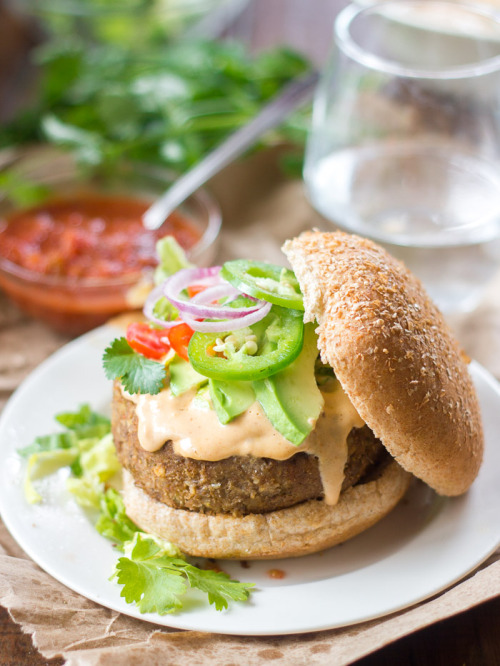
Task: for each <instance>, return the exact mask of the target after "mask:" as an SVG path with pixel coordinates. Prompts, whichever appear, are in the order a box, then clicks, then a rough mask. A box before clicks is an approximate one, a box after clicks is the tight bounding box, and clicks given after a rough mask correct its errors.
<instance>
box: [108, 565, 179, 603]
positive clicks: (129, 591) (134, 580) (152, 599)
mask: <svg viewBox="0 0 500 666" xmlns="http://www.w3.org/2000/svg"><path fill="white" fill-rule="evenodd" d="M113 577H115V578H116V580H117V582H118V583H119V584H120V585H123V589H122V591H121V593H120V596H122V597H124V599H125V601H126V602H127V603H128V604H131V603H135V604H136V605H137V606H138V608H139V610H140V611H141V613H158V614H159V615H165V614H167V613H174V612H175V611H176V610H179V609H180V608H182V601H181V599H180V597H181V596H182V595H183V594H184V593H185V592H186V589H187V585H186V582H185V580H184V577H183V576H182V572H181V571H176V570H175V569H174V570H173V569H164V568H158V567H157V566H156V564H155V563H154V561H153V562H135V561H134V560H131V559H129V558H127V557H120V559H119V560H118V562H117V565H116V571H115V573H114V574H113Z"/></svg>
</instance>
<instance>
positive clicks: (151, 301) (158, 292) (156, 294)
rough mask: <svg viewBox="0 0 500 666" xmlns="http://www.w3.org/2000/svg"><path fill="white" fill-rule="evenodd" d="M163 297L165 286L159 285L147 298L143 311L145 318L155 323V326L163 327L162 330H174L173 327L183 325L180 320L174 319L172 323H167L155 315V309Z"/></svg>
mask: <svg viewBox="0 0 500 666" xmlns="http://www.w3.org/2000/svg"><path fill="white" fill-rule="evenodd" d="M162 296H163V285H159V286H158V287H155V288H154V289H152V290H151V292H150V293H149V294H148V297H147V298H146V302H145V303H144V307H143V309H142V311H143V313H144V316H145V317H146V318H147V319H149V320H150V321H152V322H154V323H155V324H158V326H161V327H162V328H172V326H177V325H179V324H180V323H181V320H180V319H172V320H170V321H166V320H165V319H160V318H159V317H157V316H156V315H155V314H154V307H155V305H156V302H157V301H158V300H159V299H160V298H161V297H162Z"/></svg>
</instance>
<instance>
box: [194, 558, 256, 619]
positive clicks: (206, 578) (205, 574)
mask: <svg viewBox="0 0 500 666" xmlns="http://www.w3.org/2000/svg"><path fill="white" fill-rule="evenodd" d="M183 569H184V572H185V574H186V576H187V578H188V580H189V584H190V585H191V587H196V588H198V589H199V590H201V591H202V592H206V593H207V594H208V601H209V603H211V604H214V605H215V609H216V610H218V611H220V610H222V609H224V608H227V605H228V604H227V600H228V599H230V600H232V601H246V600H247V599H248V596H249V594H250V588H252V587H253V584H251V583H250V584H249V583H240V582H239V581H237V580H231V578H230V577H229V576H228V575H227V574H226V573H224V572H223V571H213V570H211V569H207V570H205V569H198V567H194V566H192V565H191V564H187V563H185V564H184V565H183Z"/></svg>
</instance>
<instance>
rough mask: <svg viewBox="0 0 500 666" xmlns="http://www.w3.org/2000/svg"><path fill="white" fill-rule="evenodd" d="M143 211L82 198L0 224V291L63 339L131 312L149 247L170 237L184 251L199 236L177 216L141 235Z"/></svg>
mask: <svg viewBox="0 0 500 666" xmlns="http://www.w3.org/2000/svg"><path fill="white" fill-rule="evenodd" d="M148 205H149V204H148V202H147V201H143V200H141V199H135V198H131V197H130V198H129V197H126V196H104V195H96V194H94V193H82V194H79V195H75V196H72V197H71V198H70V197H68V198H58V199H52V200H49V201H47V202H45V203H44V204H43V205H39V206H36V207H34V208H29V209H24V210H18V211H15V212H13V213H10V214H9V215H7V216H6V217H4V218H3V219H2V218H0V287H1V288H3V289H4V291H5V292H6V293H7V294H8V295H9V296H10V298H11V299H12V300H13V301H15V302H16V303H17V304H18V305H19V306H20V307H21V308H22V309H23V310H25V311H26V312H28V313H29V314H31V315H32V316H33V317H37V318H39V319H42V320H43V321H45V322H46V323H48V324H49V325H50V326H52V328H54V329H56V330H58V331H60V332H62V333H66V334H69V335H77V334H80V333H83V332H84V331H87V330H90V329H91V328H94V327H95V326H98V325H99V324H102V323H103V322H105V321H106V320H107V319H109V318H110V317H112V316H113V315H116V314H119V313H121V312H123V311H124V310H130V309H131V308H137V307H139V306H140V302H141V298H145V293H144V285H143V280H142V274H143V273H144V272H148V271H149V270H150V269H152V268H153V267H154V266H156V264H157V257H156V251H155V245H156V241H157V240H158V239H159V238H161V237H163V236H167V235H172V236H174V237H175V238H176V239H177V241H178V242H179V244H180V245H181V246H182V247H183V248H184V249H189V248H191V247H193V246H194V245H195V244H196V243H197V242H198V241H199V240H200V238H201V235H202V233H201V231H200V230H199V229H198V227H197V225H196V223H195V222H192V221H191V220H190V219H188V218H186V217H183V216H182V215H180V214H178V213H174V214H172V215H171V216H170V217H169V218H168V219H167V220H166V222H165V223H164V224H163V225H162V227H161V229H159V230H158V231H154V232H152V231H148V230H146V229H145V228H144V227H143V225H142V220H141V218H142V214H143V213H144V211H145V210H146V209H147V207H148ZM141 285H142V286H141ZM141 289H142V291H141Z"/></svg>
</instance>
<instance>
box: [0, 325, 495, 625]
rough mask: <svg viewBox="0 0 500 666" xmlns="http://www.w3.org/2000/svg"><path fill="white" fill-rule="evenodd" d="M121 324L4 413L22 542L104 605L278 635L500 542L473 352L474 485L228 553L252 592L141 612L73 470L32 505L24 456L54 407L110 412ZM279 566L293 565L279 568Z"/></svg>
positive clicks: (32, 380) (384, 599)
mask: <svg viewBox="0 0 500 666" xmlns="http://www.w3.org/2000/svg"><path fill="white" fill-rule="evenodd" d="M117 334H118V335H120V332H119V331H116V330H115V329H112V328H110V327H102V328H99V329H97V330H95V331H92V332H91V333H88V334H87V335H85V336H83V337H82V338H79V339H78V340H75V341H74V342H72V343H70V344H69V345H67V346H66V347H64V348H63V349H61V350H59V351H58V352H57V353H56V354H54V355H53V356H52V357H51V358H49V359H48V360H47V361H45V362H44V363H43V364H42V365H41V366H39V367H38V368H37V369H36V370H35V371H34V372H33V373H32V374H31V375H30V376H29V377H28V379H26V381H25V382H24V383H23V384H22V386H21V387H20V388H19V389H18V390H17V391H16V393H15V395H14V396H13V397H12V398H11V400H10V401H9V403H8V405H7V406H6V408H5V411H4V413H3V416H2V418H1V420H0V448H1V451H2V459H3V464H2V466H1V470H0V510H1V514H2V518H3V520H4V522H5V524H6V525H7V527H8V529H9V530H10V532H11V533H12V535H13V536H14V538H15V539H16V540H17V541H18V543H19V544H20V545H21V546H22V548H23V549H24V550H25V551H26V552H27V553H28V555H30V556H31V557H32V558H33V560H35V562H37V563H38V564H39V565H40V566H41V567H42V568H43V569H45V571H47V572H48V573H49V574H51V575H52V576H53V577H54V578H56V579H57V580H59V581H60V582H62V583H64V584H65V585H67V586H68V587H69V588H71V589H73V590H75V591H76V592H79V593H80V594H82V595H84V596H85V597H88V598H89V599H92V600H93V601H96V602H98V603H100V604H102V605H103V606H107V607H108V608H112V609H115V610H117V611H120V612H122V613H126V614H128V615H132V616H134V617H137V618H142V619H145V620H148V621H151V622H155V623H157V624H162V625H165V626H170V627H176V628H180V629H195V630H201V631H212V632H218V633H223V634H242V635H273V634H288V633H300V632H307V631H316V630H321V629H329V628H333V627H340V626H345V625H348V624H354V623H356V622H362V621H364V620H368V619H371V618H375V617H380V616H381V615H385V614H387V613H391V612H393V611H396V610H399V609H401V608H405V607H407V606H410V605H412V604H414V603H416V602H418V601H420V600H422V599H425V598H426V597H429V596H431V595H433V594H435V593H436V592H439V591H440V590H443V589H444V588H446V587H448V586H450V585H452V584H453V583H454V582H455V581H457V580H459V579H460V578H462V577H463V576H465V575H466V574H467V573H468V572H470V571H471V570H473V569H474V568H475V567H476V566H477V565H478V564H480V563H481V562H482V561H483V560H485V559H486V558H487V557H488V555H490V554H491V553H492V552H493V551H494V550H495V549H496V548H497V547H498V545H499V543H500V512H499V511H498V507H499V506H500V483H499V474H498V469H500V447H499V446H498V425H499V418H498V414H499V412H500V391H499V388H498V385H497V384H496V382H495V380H493V379H492V378H491V377H490V375H489V374H488V373H487V372H486V371H485V370H484V369H482V368H481V367H480V366H479V365H477V364H475V363H473V364H472V367H471V370H472V374H473V377H474V381H475V383H476V386H477V389H478V391H479V397H480V401H481V406H482V410H483V416H484V422H485V430H486V459H485V463H484V465H483V467H482V469H481V473H480V475H479V478H478V479H477V480H476V482H475V483H474V485H473V487H472V489H471V490H470V492H469V493H467V495H465V496H463V497H460V498H456V499H452V500H449V499H448V500H444V499H442V498H438V497H437V496H436V495H435V494H434V493H433V492H432V491H430V490H429V489H428V488H427V487H426V486H425V485H424V484H422V483H419V482H415V483H414V484H413V486H412V488H411V489H410V492H409V494H408V495H407V497H406V498H405V499H404V500H403V501H402V502H401V503H400V505H399V506H398V507H397V508H396V509H395V510H394V511H393V512H392V513H391V514H390V515H389V516H388V517H387V518H385V519H384V520H383V521H381V522H380V523H379V524H378V525H376V526H375V527H373V528H371V529H370V530H368V531H367V532H365V533H364V534H362V535H360V536H359V537H356V538H355V539H352V540H351V541H349V542H347V543H346V544H344V545H342V546H337V547H336V548H332V549H330V550H328V551H325V552H323V553H320V554H317V555H311V556H307V557H302V558H299V559H296V560H279V561H277V560H275V561H272V562H258V563H250V565H249V568H243V567H242V564H241V563H239V562H231V563H224V564H223V567H224V569H225V570H226V571H227V572H228V573H230V574H231V575H233V576H235V577H236V578H239V579H240V580H241V579H243V580H245V581H250V582H255V583H256V584H257V589H256V591H255V592H254V593H253V594H252V597H251V601H250V602H248V603H233V604H232V605H231V606H230V608H229V609H228V610H227V611H223V612H221V613H218V612H217V611H215V609H214V608H213V607H211V606H209V605H208V603H207V602H205V601H204V600H202V599H201V597H198V596H195V595H194V593H193V596H192V597H191V601H190V602H188V603H187V604H186V606H185V610H184V611H183V612H181V613H178V614H176V615H166V616H163V617H161V616H159V615H153V614H149V615H141V614H140V613H139V612H138V611H137V610H136V609H135V607H133V606H129V605H127V604H126V603H125V601H124V600H123V599H122V598H121V597H120V587H119V586H118V585H117V584H115V583H113V582H110V581H109V580H108V577H109V575H110V573H111V571H112V569H113V565H114V562H115V561H116V557H117V552H116V550H114V549H113V547H112V546H111V544H110V543H109V542H108V541H107V540H106V539H104V538H102V537H101V536H99V534H98V533H97V532H96V531H95V530H94V528H93V527H92V525H91V524H90V522H89V521H88V520H87V518H86V516H85V515H84V514H83V512H82V511H81V510H80V509H79V508H78V507H77V506H76V505H75V503H74V502H73V500H72V499H71V498H70V497H69V495H68V494H67V492H66V491H65V484H64V481H63V478H64V472H60V473H59V474H57V475H55V476H54V477H52V478H50V479H47V480H44V481H43V482H42V484H43V488H42V493H43V495H44V497H45V498H46V501H45V502H44V503H43V504H41V505H36V506H31V505H28V504H27V503H26V501H25V499H24V495H23V489H22V475H23V462H22V461H21V460H20V458H19V457H18V456H17V454H16V450H17V449H18V448H19V447H22V446H26V445H27V444H30V443H31V441H32V440H33V438H34V437H35V436H36V435H40V434H45V433H48V432H51V431H54V429H55V427H54V420H53V416H54V415H55V414H56V413H58V412H61V411H64V410H74V409H75V408H76V407H78V405H80V404H81V403H83V402H89V403H90V404H91V405H92V407H93V408H94V409H96V410H99V411H104V412H108V411H109V401H110V395H111V386H110V383H109V382H108V381H107V380H106V379H105V378H104V375H103V372H102V369H101V356H102V352H103V349H104V347H105V346H106V345H107V343H108V342H109V341H110V340H111V339H112V338H113V337H115V336H116V335H117ZM270 569H279V570H282V571H283V572H284V573H285V577H284V578H283V579H281V580H276V579H272V578H270V577H269V575H268V572H269V570H270Z"/></svg>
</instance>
